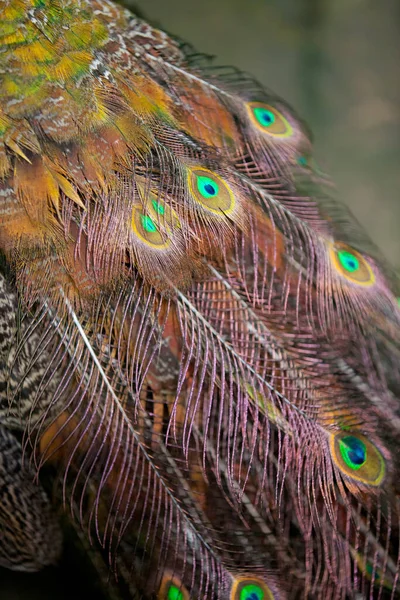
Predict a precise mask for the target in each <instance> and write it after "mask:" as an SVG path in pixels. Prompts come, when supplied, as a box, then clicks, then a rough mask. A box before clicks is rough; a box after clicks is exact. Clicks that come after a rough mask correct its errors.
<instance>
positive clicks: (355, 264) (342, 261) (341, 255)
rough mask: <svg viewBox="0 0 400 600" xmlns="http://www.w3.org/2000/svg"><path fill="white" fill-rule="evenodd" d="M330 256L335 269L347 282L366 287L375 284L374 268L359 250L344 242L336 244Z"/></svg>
mask: <svg viewBox="0 0 400 600" xmlns="http://www.w3.org/2000/svg"><path fill="white" fill-rule="evenodd" d="M330 255H331V259H332V264H333V267H334V268H335V269H336V271H337V272H338V274H339V275H341V276H342V277H343V278H344V279H347V281H350V282H351V283H354V284H357V285H360V286H364V287H369V286H371V285H373V284H374V283H375V275H374V272H373V270H372V268H371V267H370V265H369V264H368V262H367V260H366V259H365V258H364V257H363V256H362V255H361V254H360V253H359V252H357V250H354V249H353V248H351V247H350V246H347V244H343V243H342V242H335V243H334V244H333V245H332V247H331V249H330Z"/></svg>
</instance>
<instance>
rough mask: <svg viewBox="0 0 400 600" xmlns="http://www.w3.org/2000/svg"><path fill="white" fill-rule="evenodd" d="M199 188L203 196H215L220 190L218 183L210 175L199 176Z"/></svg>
mask: <svg viewBox="0 0 400 600" xmlns="http://www.w3.org/2000/svg"><path fill="white" fill-rule="evenodd" d="M197 189H198V190H199V192H200V194H201V195H202V196H203V198H214V196H216V195H217V194H218V192H219V187H218V183H217V182H216V181H213V180H212V179H211V178H210V177H202V176H201V175H198V176H197Z"/></svg>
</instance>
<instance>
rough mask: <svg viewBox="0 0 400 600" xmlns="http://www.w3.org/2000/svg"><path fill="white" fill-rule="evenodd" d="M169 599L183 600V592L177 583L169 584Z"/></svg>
mask: <svg viewBox="0 0 400 600" xmlns="http://www.w3.org/2000/svg"><path fill="white" fill-rule="evenodd" d="M167 600H183V594H182V592H181V590H180V589H179V588H178V587H177V586H176V585H173V584H171V585H170V586H169V588H168V592H167Z"/></svg>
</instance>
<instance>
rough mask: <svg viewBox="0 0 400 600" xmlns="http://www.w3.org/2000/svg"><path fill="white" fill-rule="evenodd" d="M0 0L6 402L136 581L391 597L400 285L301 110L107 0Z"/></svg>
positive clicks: (208, 590) (160, 591)
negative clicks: (15, 310)
mask: <svg viewBox="0 0 400 600" xmlns="http://www.w3.org/2000/svg"><path fill="white" fill-rule="evenodd" d="M67 9H68V11H67V12H68V19H69V21H68V23H69V29H68V31H69V34H70V35H69V36H66V37H62V35H61V22H62V19H63V18H64V16H63V14H64V11H65V10H67ZM1 10H2V11H3V12H2V17H3V18H2V21H1V22H2V23H4V24H3V25H2V26H0V34H1V38H2V40H3V41H2V42H1V43H2V44H3V46H2V47H3V48H4V49H5V48H6V46H7V48H8V49H7V52H5V51H4V52H3V53H2V58H1V59H0V60H1V61H2V62H1V65H2V68H3V69H4V70H5V72H6V73H7V79H6V82H5V84H3V87H2V89H1V93H2V97H3V98H4V101H3V103H2V115H3V114H4V117H2V118H3V121H2V123H4V127H3V129H2V130H1V131H2V139H1V140H0V141H2V143H3V146H2V148H3V151H4V152H3V155H2V156H3V161H2V173H3V179H2V180H1V183H0V185H1V188H0V214H1V215H2V222H1V226H0V243H1V248H2V250H3V251H4V253H5V255H6V259H7V261H8V262H9V264H10V265H11V266H12V268H13V270H14V277H15V281H16V285H17V287H18V289H19V292H20V295H21V300H22V302H23V303H24V306H25V310H26V311H27V317H26V319H27V322H29V323H30V325H29V327H28V328H27V330H26V331H25V333H24V335H23V339H22V342H21V343H20V344H19V345H18V351H17V352H16V353H15V352H14V353H13V352H12V353H11V355H10V360H9V366H8V368H9V369H10V372H11V373H13V370H15V369H17V372H18V373H19V379H20V382H21V384H20V389H19V390H18V389H17V390H14V389H10V388H9V389H8V399H7V402H8V403H10V405H11V409H12V411H14V414H15V413H17V412H18V393H17V392H18V391H19V392H21V390H22V393H23V394H25V396H27V395H28V397H29V400H30V403H29V414H27V413H26V412H25V411H22V412H21V411H20V416H21V417H22V418H21V419H20V423H16V421H15V418H14V420H13V418H11V417H9V416H8V413H5V412H4V414H3V413H2V422H3V423H6V424H7V425H8V426H9V427H13V428H15V427H17V426H18V427H19V428H21V429H22V430H25V442H26V447H27V448H28V447H29V445H30V444H31V445H33V447H36V451H37V450H38V446H40V452H39V454H37V452H36V453H34V454H33V459H34V460H36V461H38V462H37V465H38V466H40V465H41V464H42V463H43V462H45V461H49V460H53V461H58V464H59V467H60V469H61V472H62V477H63V480H64V492H65V494H66V495H67V496H68V498H69V499H70V501H71V503H72V506H77V507H78V513H79V515H78V516H79V518H80V519H81V521H82V522H84V523H85V525H86V528H87V530H88V531H89V532H90V536H91V539H93V540H94V539H95V538H97V540H98V542H100V544H101V546H102V547H103V548H105V554H106V555H107V553H108V555H109V560H110V561H111V563H112V564H114V565H115V568H116V570H117V571H118V569H119V570H121V568H122V571H124V572H125V573H129V572H130V576H131V578H132V580H133V581H134V583H135V586H136V591H135V593H136V594H137V595H138V597H143V598H151V597H157V598H161V599H163V600H164V599H165V598H167V599H168V600H173V599H175V600H176V599H179V600H183V599H186V598H210V599H211V598H221V599H225V598H227V599H228V598H229V599H230V600H231V599H232V600H233V599H239V598H240V600H249V599H251V600H266V599H267V598H268V599H269V598H295V597H310V598H322V597H328V598H348V597H349V598H352V597H356V594H357V593H358V592H360V593H362V594H364V595H365V597H367V594H369V595H370V597H375V595H376V597H392V598H394V597H395V595H396V593H397V591H396V590H397V588H398V583H397V580H398V573H399V564H398V563H399V559H398V556H399V535H398V533H399V491H400V490H399V484H398V481H399V480H400V479H399V461H398V455H399V453H398V445H399V442H398V439H399V435H398V433H399V422H398V421H399V408H398V406H399V388H400V375H399V370H398V362H397V358H398V357H399V354H400V348H399V331H400V313H399V308H398V306H397V303H396V299H395V295H396V294H397V293H398V292H397V291H396V289H397V288H396V285H398V284H397V283H396V282H395V279H394V277H393V276H392V274H391V272H390V269H389V268H387V266H386V265H385V264H384V263H383V262H382V260H381V258H380V257H379V254H378V253H376V252H375V251H374V249H373V248H372V246H371V245H370V244H369V243H368V242H366V241H365V239H364V236H363V235H362V233H361V232H359V231H358V228H357V225H356V224H354V222H353V221H352V219H351V218H350V217H349V216H348V215H347V214H346V213H345V211H344V209H341V208H338V205H337V204H335V203H334V202H332V201H331V200H330V199H329V197H328V196H327V194H326V191H325V190H326V185H327V184H326V181H325V179H324V177H323V176H322V175H320V174H319V173H318V171H316V170H315V169H314V168H313V166H312V160H311V154H312V145H311V140H310V137H309V135H308V132H307V129H306V128H305V126H304V125H303V124H302V123H301V122H300V121H299V120H298V118H297V117H296V115H295V114H294V113H293V112H292V111H291V109H290V108H289V107H287V106H286V104H285V103H283V102H282V101H281V100H280V99H278V98H276V97H275V96H274V95H272V94H270V93H269V92H266V91H265V90H263V89H262V88H260V86H259V85H258V84H256V83H255V82H253V81H252V80H250V78H248V77H247V76H243V75H242V74H240V73H238V72H236V71H233V70H231V71H229V70H226V71H220V70H213V69H212V68H211V67H210V66H209V65H208V64H207V62H206V61H205V60H204V59H203V58H202V57H199V56H198V55H195V54H194V53H192V52H191V50H190V49H188V47H186V46H182V45H180V44H179V43H177V42H175V41H174V40H172V39H171V38H170V37H168V36H166V35H165V34H163V33H162V32H159V31H157V30H155V29H153V28H151V27H150V26H149V25H148V24H147V23H144V22H143V21H140V20H139V19H136V18H135V17H133V16H131V15H129V13H127V12H125V11H123V10H122V9H120V8H118V7H116V6H115V5H113V4H112V3H110V2H103V3H99V2H96V1H95V0H92V1H79V2H77V1H76V0H74V1H72V0H71V2H66V3H63V4H57V3H56V2H52V1H49V2H47V3H40V4H38V3H35V2H34V1H33V0H32V2H28V1H26V2H25V1H21V2H16V0H10V1H9V2H3V5H2V8H1ZM93 11H94V12H93ZM50 14H51V15H52V20H50V21H49V19H48V18H46V17H48V15H50ZM78 25H79V28H78ZM2 27H3V30H2ZM74 31H76V35H75V34H74ZM21 33H22V36H23V39H24V40H25V41H24V42H23V44H25V43H28V46H29V44H31V45H32V46H33V49H34V50H35V52H32V53H29V52H25V51H24V53H22V54H21V51H20V50H21V42H20V35H21ZM49 37H50V38H51V39H52V40H53V48H54V49H55V50H54V51H51V49H50V48H47V50H46V52H47V53H45V55H42V54H41V52H44V50H40V41H41V40H44V39H47V38H49ZM88 40H90V41H88ZM38 44H39V45H38ZM82 45H84V46H85V52H86V54H85V57H82V56H80V58H79V57H78V58H79V60H78V58H77V57H76V55H75V54H74V53H76V52H77V50H78V49H79V48H81V46H82ZM16 49H17V50H18V52H17V59H16V58H15V50H16ZM11 50H13V51H14V54H12V53H11ZM67 59H68V65H69V66H68V68H67V66H66V61H67ZM60 62H62V64H61V65H60ZM16 75H17V77H16ZM12 77H14V79H15V81H17V82H19V87H18V86H14V87H12V86H11V85H10V83H9V81H10V79H11V78H12ZM28 91H29V102H25V97H26V95H27V93H28ZM56 98H58V100H57V101H56ZM57 103H58V104H57ZM16 107H17V108H16ZM60 119H61V120H62V126H61V124H60V126H59V125H58V123H59V122H60V123H61V121H60ZM54 124H55V126H54ZM68 124H69V126H68ZM28 140H30V141H29V142H28ZM34 334H35V335H34ZM32 336H34V339H35V340H36V348H35V350H34V351H32V350H30V354H29V357H28V358H27V357H26V356H25V357H24V354H23V352H24V350H23V348H24V347H26V344H27V343H28V342H29V340H30V339H32ZM40 360H42V361H45V362H46V368H45V370H44V372H43V374H42V376H41V382H40V384H38V385H35V389H34V390H32V386H31V387H29V378H27V377H26V376H25V377H24V376H22V375H20V369H21V366H22V367H24V368H25V369H26V370H27V372H28V373H29V372H32V370H34V369H35V364H37V361H40ZM40 372H42V371H40ZM50 376H52V377H50ZM49 381H51V382H52V384H50V383H49ZM24 382H25V383H24ZM39 441H40V444H39ZM121 564H122V565H123V566H122V567H121ZM129 593H131V592H129ZM385 594H386V596H385ZM132 595H133V592H132Z"/></svg>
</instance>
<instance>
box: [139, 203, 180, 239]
mask: <svg viewBox="0 0 400 600" xmlns="http://www.w3.org/2000/svg"><path fill="white" fill-rule="evenodd" d="M131 226H132V232H133V234H134V235H135V236H136V237H137V238H138V239H140V241H141V242H144V243H145V244H146V245H147V246H151V247H153V248H157V249H165V248H167V247H168V245H169V244H170V237H171V231H170V230H169V228H165V227H164V228H163V230H162V231H160V229H159V227H158V224H157V221H156V219H153V218H151V217H150V216H149V215H147V214H146V213H144V212H143V207H142V206H141V205H139V204H137V205H135V206H134V207H133V210H132V220H131Z"/></svg>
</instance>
